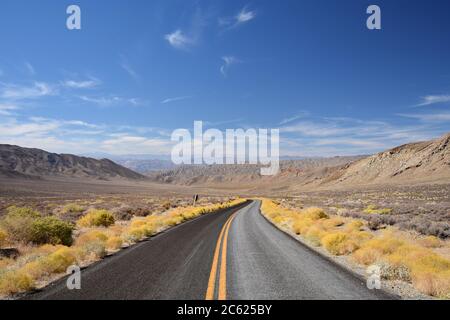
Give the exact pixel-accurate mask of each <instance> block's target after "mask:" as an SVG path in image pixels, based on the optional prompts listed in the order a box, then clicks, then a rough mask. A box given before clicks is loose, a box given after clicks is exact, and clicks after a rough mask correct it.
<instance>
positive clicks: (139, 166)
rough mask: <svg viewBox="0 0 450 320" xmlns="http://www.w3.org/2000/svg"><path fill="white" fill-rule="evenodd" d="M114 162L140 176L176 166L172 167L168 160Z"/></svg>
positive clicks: (124, 160) (123, 160)
mask: <svg viewBox="0 0 450 320" xmlns="http://www.w3.org/2000/svg"><path fill="white" fill-rule="evenodd" d="M115 161H116V162H117V163H118V164H120V165H122V166H124V167H125V168H128V169H131V170H133V171H136V172H139V173H141V174H146V173H149V172H152V171H159V170H168V169H173V168H175V167H176V165H174V164H173V162H172V161H169V160H158V159H150V160H142V159H119V160H115Z"/></svg>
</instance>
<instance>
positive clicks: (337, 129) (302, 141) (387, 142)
mask: <svg viewBox="0 0 450 320" xmlns="http://www.w3.org/2000/svg"><path fill="white" fill-rule="evenodd" d="M448 118H450V114H449V115H445V114H440V115H439V116H438V115H434V116H433V117H432V116H427V117H425V118H424V117H421V118H420V119H419V118H416V119H418V120H424V119H426V120H427V121H421V122H419V123H414V124H399V123H394V122H387V121H377V120H361V119H354V118H346V117H335V118H333V117H328V118H315V117H305V118H301V119H299V121H295V120H293V121H290V122H287V123H286V124H285V125H281V127H280V133H281V136H282V139H281V143H282V153H283V154H284V155H291V156H293V155H295V156H336V155H356V154H372V153H376V152H379V151H383V150H386V149H388V148H391V147H395V146H398V145H401V144H405V143H408V142H414V141H422V140H429V139H432V138H435V137H437V136H439V135H441V134H443V133H445V132H446V128H445V126H443V125H442V126H439V125H437V124H436V123H432V122H431V120H435V119H436V120H437V119H439V120H444V119H448ZM447 131H448V128H447Z"/></svg>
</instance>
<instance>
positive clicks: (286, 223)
mask: <svg viewBox="0 0 450 320" xmlns="http://www.w3.org/2000/svg"><path fill="white" fill-rule="evenodd" d="M370 210H371V211H373V210H380V209H376V208H370ZM261 211H262V213H263V214H264V216H266V217H267V218H268V219H269V220H270V221H272V222H273V223H274V224H275V225H277V226H278V227H280V228H281V229H284V230H286V231H288V232H290V233H294V234H296V235H298V236H300V237H301V238H302V239H303V240H305V241H306V242H307V243H309V244H311V245H312V246H316V247H323V248H324V249H325V250H326V251H327V252H328V253H329V254H331V255H335V256H347V257H348V258H349V259H350V260H351V261H352V262H354V263H356V264H359V265H361V266H369V265H373V264H376V265H378V266H380V269H381V276H382V279H385V280H401V281H405V282H408V283H411V284H412V285H413V286H414V287H415V288H416V289H417V290H419V291H420V292H422V293H424V294H427V295H430V296H434V297H437V298H442V299H450V260H449V259H447V258H446V257H444V256H442V255H440V254H439V253H437V252H436V248H440V247H442V246H444V245H445V242H444V241H442V240H440V239H438V238H437V237H434V236H427V237H419V238H413V237H411V236H410V235H409V234H408V233H406V232H402V231H399V230H398V229H396V228H393V227H387V228H385V229H384V230H378V231H372V230H371V229H370V227H369V226H368V222H367V221H365V220H360V219H351V218H344V217H340V216H336V215H335V216H330V215H328V214H327V213H325V211H324V210H322V209H320V208H307V209H302V210H295V209H292V208H291V209H288V208H285V207H283V206H281V205H279V203H277V202H275V201H272V200H268V199H263V202H262V207H261ZM370 213H371V214H373V212H370ZM378 214H388V212H387V210H383V212H378Z"/></svg>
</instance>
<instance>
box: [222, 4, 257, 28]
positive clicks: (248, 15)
mask: <svg viewBox="0 0 450 320" xmlns="http://www.w3.org/2000/svg"><path fill="white" fill-rule="evenodd" d="M255 18H256V11H251V10H248V9H247V7H244V8H243V9H242V10H241V11H239V12H238V13H237V14H236V15H235V16H234V17H228V18H220V19H219V25H220V26H225V27H228V28H230V29H232V28H235V27H238V26H240V25H242V24H244V23H247V22H249V21H251V20H253V19H255Z"/></svg>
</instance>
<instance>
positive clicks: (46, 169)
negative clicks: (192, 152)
mask: <svg viewBox="0 0 450 320" xmlns="http://www.w3.org/2000/svg"><path fill="white" fill-rule="evenodd" d="M0 177H7V178H28V179H39V178H42V177H44V178H45V177H65V178H90V179H97V180H115V179H131V180H141V179H145V177H144V176H142V175H140V174H139V173H136V172H134V171H132V170H130V169H127V168H124V167H122V166H120V165H118V164H116V163H114V162H112V161H111V160H108V159H102V160H96V159H92V158H85V157H78V156H75V155H71V154H56V153H49V152H46V151H43V150H39V149H29V148H22V147H19V146H12V145H4V144H3V145H0Z"/></svg>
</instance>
